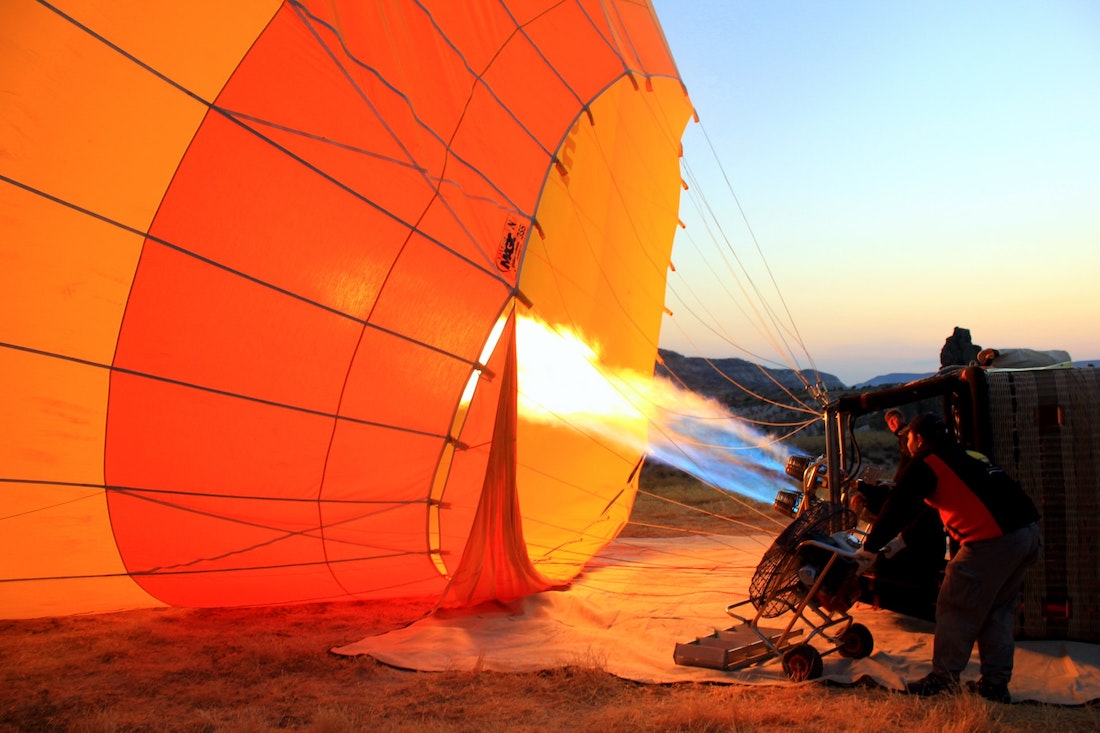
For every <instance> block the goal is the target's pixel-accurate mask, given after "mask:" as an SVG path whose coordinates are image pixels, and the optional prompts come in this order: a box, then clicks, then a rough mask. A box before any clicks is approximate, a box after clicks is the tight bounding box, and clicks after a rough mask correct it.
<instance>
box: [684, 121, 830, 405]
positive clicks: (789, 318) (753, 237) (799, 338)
mask: <svg viewBox="0 0 1100 733" xmlns="http://www.w3.org/2000/svg"><path fill="white" fill-rule="evenodd" d="M699 129H700V130H701V131H702V133H703V139H705V140H706V141H707V145H708V147H709V148H710V151H711V155H712V156H713V158H714V160H715V162H716V163H717V164H718V170H719V172H720V173H721V174H722V179H723V180H724V181H725V182H726V188H727V189H728V190H729V193H730V196H731V197H732V198H733V200H734V203H736V204H737V210H738V211H739V212H740V213H741V219H742V220H743V221H744V223H745V229H746V230H747V231H748V233H749V238H750V239H751V240H752V242H753V244H754V245H755V246H756V251H757V253H758V254H759V255H760V260H761V262H763V263H764V269H765V271H766V272H767V273H768V276H769V277H770V278H771V282H772V287H773V288H774V289H775V293H776V295H777V296H778V297H779V302H780V303H781V304H782V305H783V309H784V312H786V314H787V322H788V323H789V324H790V326H791V328H793V329H794V334H793V335H794V336H795V337H796V339H797V342H798V344H799V346H801V347H802V352H803V353H804V354H805V355H806V358H807V359H809V361H810V367H811V368H812V369H813V370H814V372H815V373H817V374H818V385H819V386H821V378H820V373H819V372H818V371H817V365H816V364H814V360H813V355H812V354H810V352H809V349H807V348H806V343H805V341H804V340H803V339H802V335H801V334H800V333H799V331H798V324H797V323H795V320H794V317H793V316H792V315H791V311H790V308H789V307H788V306H787V301H786V299H785V298H784V297H783V293H782V291H781V290H780V289H779V283H778V282H776V280H775V273H773V272H772V269H771V266H770V265H769V264H768V260H767V258H766V257H765V256H764V252H763V250H762V249H761V247H760V242H759V240H757V238H756V233H755V232H754V231H753V230H752V226H751V225H750V224H749V219H748V216H747V215H746V214H745V210H744V208H743V207H742V206H741V201H740V199H738V198H737V193H736V192H735V191H734V190H733V185H732V184H731V183H730V180H729V176H728V175H726V169H725V168H724V167H723V166H722V161H721V159H720V158H719V157H718V154H717V152H716V151H715V149H714V145H713V144H712V143H711V141H710V136H709V135H708V134H707V130H706V127H705V126H704V125H703V124H702V123H700V124H699Z"/></svg>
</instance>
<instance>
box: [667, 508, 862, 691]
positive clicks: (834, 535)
mask: <svg viewBox="0 0 1100 733" xmlns="http://www.w3.org/2000/svg"><path fill="white" fill-rule="evenodd" d="M807 502H808V503H807V505H806V506H805V507H804V508H803V509H802V511H801V512H800V513H799V515H798V516H797V517H796V518H795V520H794V521H793V522H791V524H790V525H788V526H787V528H786V529H785V530H783V532H782V533H780V534H779V536H778V537H776V539H775V540H774V542H772V544H771V546H770V547H769V548H768V550H767V551H766V552H765V553H764V556H763V558H761V560H760V563H759V565H757V567H756V572H755V573H754V574H753V577H752V580H751V582H750V583H749V597H748V599H747V600H744V601H741V602H739V603H735V604H732V605H730V606H727V607H726V613H727V614H729V615H730V616H731V617H733V618H734V619H737V621H738V622H739V623H738V624H737V625H735V626H733V627H730V628H729V629H725V630H718V631H715V632H714V633H712V634H710V635H708V636H702V637H698V638H696V639H695V640H694V641H690V642H685V643H679V644H677V645H676V651H675V654H674V659H675V661H676V663H677V664H681V665H688V666H695V667H709V668H711V669H721V670H734V669H742V668H745V667H749V666H752V665H754V664H761V663H764V662H767V661H769V660H771V659H780V660H781V662H782V665H783V671H784V672H785V673H786V674H787V677H788V678H790V679H791V680H793V681H802V680H807V679H813V678H815V677H819V676H821V673H822V671H823V663H822V657H823V656H824V655H826V654H830V653H832V652H834V651H835V652H837V653H839V654H840V656H842V657H848V658H852V659H861V658H863V657H866V656H867V655H869V654H870V653H871V650H872V649H873V647H874V640H873V638H872V636H871V632H870V631H869V630H868V629H867V627H866V626H863V625H862V624H858V623H853V621H852V617H851V616H850V615H849V614H848V609H849V608H851V607H852V604H853V603H855V601H856V600H858V599H859V595H860V589H859V578H858V574H859V564H858V563H857V562H856V560H855V552H856V550H858V549H859V548H860V547H861V542H860V539H859V537H858V536H857V532H856V530H855V526H856V515H855V513H854V512H852V511H851V510H850V509H848V508H847V507H845V506H843V505H841V504H836V503H832V502H826V501H817V500H813V499H812V497H807ZM750 605H751V606H752V608H754V609H755V613H754V614H752V615H748V614H745V611H743V610H742V609H743V608H744V607H746V606H750ZM742 614H745V615H742ZM785 615H786V616H788V617H789V621H788V622H787V623H786V625H785V626H777V627H775V628H765V627H763V626H761V625H760V621H761V619H773V618H778V617H780V616H785ZM812 642H817V644H816V645H815V644H814V643H812ZM820 647H826V648H825V649H824V651H822V650H821V649H820Z"/></svg>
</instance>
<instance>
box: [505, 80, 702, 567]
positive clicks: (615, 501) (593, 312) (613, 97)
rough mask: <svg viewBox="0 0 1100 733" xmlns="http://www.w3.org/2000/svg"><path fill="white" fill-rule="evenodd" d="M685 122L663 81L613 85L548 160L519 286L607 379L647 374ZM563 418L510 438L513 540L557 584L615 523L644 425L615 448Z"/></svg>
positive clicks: (624, 504)
mask: <svg viewBox="0 0 1100 733" xmlns="http://www.w3.org/2000/svg"><path fill="white" fill-rule="evenodd" d="M690 111H691V110H690V104H689V102H688V99H687V97H686V95H685V94H684V93H683V91H682V88H681V87H680V85H679V84H678V83H677V82H675V81H674V80H661V79H657V80H654V89H653V91H647V90H636V89H635V88H634V87H633V86H632V85H631V84H630V83H629V82H628V81H627V80H623V81H620V82H619V83H618V84H617V85H616V86H615V88H613V89H612V90H610V91H609V92H607V93H605V94H604V95H602V96H601V97H600V98H599V100H598V101H597V102H596V103H595V104H594V105H593V106H592V117H593V120H594V124H590V123H589V121H588V120H587V119H586V118H585V117H583V116H582V117H581V118H580V120H579V122H578V123H577V125H576V126H575V127H574V128H573V131H572V132H571V134H570V135H569V137H568V139H567V140H566V141H565V144H564V145H563V146H562V149H561V150H559V158H560V159H561V160H562V161H563V162H564V163H565V165H566V166H567V173H568V175H566V176H560V175H557V174H551V176H550V179H549V181H548V184H547V188H546V191H545V192H544V194H543V197H542V199H541V204H540V207H539V210H538V213H537V215H536V219H537V220H538V221H539V223H540V225H541V226H542V229H543V231H544V233H545V239H542V238H540V237H537V236H535V237H532V241H531V243H530V244H529V246H528V251H527V254H526V260H525V261H524V264H523V274H522V278H521V280H520V289H521V290H522V291H523V293H524V294H525V295H526V296H527V297H528V298H529V299H530V300H531V301H532V302H533V303H534V308H533V313H534V314H535V315H537V317H539V318H540V319H542V320H544V321H546V322H547V323H549V324H555V325H557V326H560V327H562V328H565V329H569V330H572V331H574V332H575V333H576V334H577V335H579V336H581V337H583V340H584V341H585V342H586V343H587V344H589V345H590V346H592V347H593V348H595V349H597V350H598V352H599V355H600V363H601V364H602V365H603V366H604V368H606V369H611V370H616V371H617V370H631V371H633V372H636V373H638V374H641V375H652V372H653V364H654V361H655V357H656V353H657V340H658V334H659V330H660V316H661V309H662V307H663V304H664V290H665V276H666V267H667V264H668V260H669V254H670V251H671V243H672V238H673V233H674V230H675V227H676V222H677V219H678V202H679V194H680V185H679V184H680V178H679V172H678V171H679V169H678V151H679V139H680V134H681V132H682V125H683V124H684V123H686V121H687V119H688V116H689V115H690ZM640 121H645V123H644V124H639V123H640ZM519 357H520V360H521V361H522V360H523V358H524V351H523V341H522V339H521V340H520V343H519ZM572 388H573V385H570V384H568V383H563V384H561V389H563V390H570V389H572ZM519 389H520V391H521V392H522V391H523V389H524V385H523V383H522V381H521V383H520V385H519ZM561 417H562V419H561V420H560V421H558V422H557V423H556V424H551V425H547V424H542V423H539V422H533V421H531V420H524V421H522V422H521V425H520V433H519V466H520V475H519V486H520V497H521V507H522V511H523V515H524V537H525V539H526V540H527V542H528V546H529V551H530V554H531V557H532V559H533V561H534V562H535V564H536V566H537V567H538V568H539V570H540V571H541V572H543V573H544V574H546V575H548V576H550V577H554V578H562V577H566V578H567V577H572V575H574V574H575V573H576V572H577V571H578V570H579V569H580V567H581V566H582V565H583V564H584V562H585V561H586V560H587V559H588V558H589V557H591V555H592V553H593V552H595V551H597V550H599V549H600V548H601V547H602V546H603V545H605V544H606V543H607V542H609V541H610V540H611V539H613V538H614V537H615V535H616V534H617V533H618V531H619V530H620V529H621V528H622V526H623V525H624V524H625V523H626V521H627V519H628V517H629V513H630V508H631V506H632V505H633V500H634V495H635V491H636V486H637V476H636V475H632V474H635V473H636V472H635V471H634V469H635V467H636V466H637V464H638V461H639V459H640V458H641V455H642V452H643V446H644V445H645V424H644V422H636V423H634V424H633V425H630V424H623V425H621V426H618V430H620V431H622V432H632V433H634V437H633V440H631V439H628V438H626V436H621V437H620V439H619V440H618V441H615V442H612V441H608V440H606V439H605V438H604V437H603V436H600V435H593V434H591V433H590V432H586V431H585V430H583V429H577V428H575V427H573V426H571V425H570V421H569V419H568V416H561ZM564 538H568V541H564V542H563V539H564Z"/></svg>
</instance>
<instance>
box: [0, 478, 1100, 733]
mask: <svg viewBox="0 0 1100 733" xmlns="http://www.w3.org/2000/svg"><path fill="white" fill-rule="evenodd" d="M647 483H648V484H650V486H649V488H650V489H651V490H652V491H653V493H654V494H660V493H662V492H664V493H673V494H676V495H677V496H680V497H683V496H686V497H687V499H688V503H691V502H692V501H693V497H694V499H703V498H704V497H709V495H710V492H709V491H708V490H704V489H700V488H699V487H694V488H692V487H690V486H688V487H685V486H683V485H681V484H682V482H677V481H676V480H674V479H673V478H671V477H670V478H669V480H668V484H669V485H666V486H661V485H658V484H659V482H654V481H652V480H647ZM693 492H695V493H693ZM699 492H701V493H699ZM707 500H708V501H709V499H707ZM657 503H658V504H659V503H660V502H657ZM639 504H640V506H639V508H638V509H637V510H636V517H637V518H638V519H640V520H642V525H643V526H647V527H651V526H653V525H657V524H659V523H660V522H663V521H664V520H665V519H667V517H661V518H659V520H660V521H657V518H654V517H652V516H647V515H646V508H645V506H643V505H642V504H641V502H640V503H639ZM715 508H717V507H715ZM662 511H663V509H662ZM683 511H687V510H683ZM676 512H677V514H681V513H682V511H681V510H680V509H677V510H676ZM749 514H752V512H749ZM699 516H700V517H702V518H703V519H702V521H703V522H705V523H710V522H712V521H715V520H714V518H713V517H711V516H710V515H705V514H704V515H699ZM679 521H682V522H685V523H687V524H690V523H691V521H692V520H691V518H689V517H688V516H679ZM724 526H726V528H727V530H728V527H729V525H728V524H726V525H724ZM428 610H429V609H428V607H427V606H426V605H424V604H422V603H413V602H409V603H399V604H392V603H390V604H382V603H366V602H364V603H346V604H330V605H311V606H292V607H275V608H255V609H225V610H195V609H176V608H172V609H154V610H144V611H132V612H126V613H117V614H104V615H98V616H83V617H69V618H55V619H38V620H32V621H6V622H0V731H57V730H70V731H88V732H92V731H96V732H99V731H103V732H107V731H222V730H228V731H273V730H296V731H316V732H317V733H350V732H351V731H380V732H381V731H418V732H420V731H426V732H432V731H441V732H442V731H447V732H454V731H516V732H522V731H538V732H539V733H552V732H554V731H601V732H602V733H616V732H618V731H624V732H626V731H629V732H630V733H639V732H645V731H662V732H664V731H682V732H684V733H711V732H714V733H717V732H718V731H737V732H740V733H743V732H748V731H777V730H791V729H794V730H806V731H821V732H823V733H829V732H831V731H835V732H837V733H840V732H843V733H862V732H864V731H865V732H866V733H884V732H885V731H917V732H918V733H970V732H976V731H1004V732H1006V733H1008V732H1012V731H1021V732H1023V731H1034V730H1041V729H1045V730H1049V731H1100V725H1098V723H1097V718H1098V716H1097V710H1096V709H1095V708H1060V707H1051V706H1042V705H1011V706H1004V705H994V704H990V703H986V702H984V701H982V700H981V699H979V698H976V697H974V696H969V695H967V696H962V697H958V698H953V699H945V700H923V699H917V698H910V697H908V696H905V695H898V694H895V693H890V692H887V691H883V690H879V689H873V688H860V687H856V688H841V687H835V686H825V685H823V684H818V683H807V684H802V685H793V684H792V685H783V686H777V687H763V686H751V687H750V686H740V685H705V684H676V685H640V684H636V683H632V682H628V681H625V680H621V679H619V678H616V677H613V676H611V675H609V674H607V673H606V672H603V671H602V670H601V669H600V668H599V664H598V662H594V663H592V664H590V665H584V666H578V667H570V668H565V669H555V670H549V671H546V672H540V673H529V674H500V673H492V672H484V671H482V672H447V673H419V672H410V671H405V670H398V669H393V668H390V667H386V666H384V665H381V664H379V663H377V662H375V661H374V660H372V659H371V658H369V657H350V658H349V657H340V656H336V655H333V654H331V653H330V652H329V649H331V648H332V647H334V646H340V645H343V644H347V643H350V642H353V641H357V640H359V639H361V638H363V637H364V636H367V635H368V634H372V633H379V632H382V631H385V630H389V629H393V628H398V627H400V626H403V625H405V624H407V623H409V622H411V621H413V620H415V619H417V618H419V617H421V616H422V615H423V614H425V613H426V612H427V611H428Z"/></svg>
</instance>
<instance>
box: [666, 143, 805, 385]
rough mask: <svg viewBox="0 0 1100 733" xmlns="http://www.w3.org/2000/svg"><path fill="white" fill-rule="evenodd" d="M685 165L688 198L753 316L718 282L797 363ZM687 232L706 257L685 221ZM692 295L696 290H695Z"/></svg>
mask: <svg viewBox="0 0 1100 733" xmlns="http://www.w3.org/2000/svg"><path fill="white" fill-rule="evenodd" d="M683 168H684V173H685V176H686V177H687V179H688V180H689V181H690V182H691V185H690V186H689V187H688V198H689V199H690V200H691V202H692V204H693V205H694V207H695V211H696V214H697V215H698V216H699V217H700V221H701V223H702V226H703V233H704V234H706V235H707V236H708V238H709V240H710V242H711V244H712V245H713V247H714V250H715V252H716V253H717V255H718V258H719V260H720V262H721V264H722V265H723V267H724V268H725V270H726V272H727V273H728V275H729V276H730V277H731V278H732V279H733V281H734V283H735V284H736V285H737V288H738V290H740V291H741V295H742V296H743V297H744V303H747V304H748V305H749V307H751V309H752V312H753V314H752V315H751V316H750V315H749V313H748V312H747V311H746V310H745V306H744V305H743V304H742V301H740V300H738V299H737V298H735V297H733V294H732V293H730V291H729V289H728V287H727V286H726V280H725V279H723V278H717V282H718V284H719V285H720V286H721V288H722V290H723V291H724V292H725V293H726V295H728V296H729V297H730V300H731V301H732V302H733V303H734V304H735V305H736V307H737V309H738V310H739V311H740V312H741V313H742V315H744V316H745V320H746V321H748V322H749V323H751V324H752V325H753V327H754V328H755V329H756V331H757V333H759V334H760V335H761V336H763V337H764V338H765V339H766V340H767V341H768V342H769V345H770V346H771V347H772V349H773V350H774V351H775V352H776V353H777V354H780V355H782V356H783V358H784V362H785V363H787V364H788V365H789V366H791V367H795V366H796V365H795V364H794V363H792V362H793V359H792V358H790V356H789V352H790V349H789V347H788V346H787V344H786V341H785V340H784V339H782V337H781V336H780V337H779V338H777V337H776V335H775V333H774V330H773V327H774V328H778V324H777V322H776V317H775V314H774V312H773V310H772V308H771V306H770V305H769V304H768V303H767V301H766V300H765V299H764V297H763V295H762V294H761V292H760V289H759V288H758V287H757V286H756V283H755V282H754V280H753V277H752V275H751V274H750V273H749V270H748V267H746V266H745V263H744V261H743V260H742V259H741V257H740V256H739V255H738V254H737V250H736V249H734V247H733V246H732V244H731V243H730V241H729V236H728V235H727V234H726V232H725V230H724V229H723V227H722V224H721V222H720V221H719V219H718V217H717V215H715V213H714V210H713V208H712V207H711V206H710V203H709V202H708V200H707V198H706V193H705V192H704V191H703V190H702V188H701V186H700V184H699V182H698V179H696V178H695V174H694V173H693V172H692V169H691V166H690V165H689V164H688V162H687V161H684V162H683ZM712 227H713V229H712ZM714 229H717V234H716V233H715V231H714ZM684 234H685V235H686V236H687V238H688V241H689V242H690V243H691V245H692V247H693V248H694V249H695V251H696V252H697V253H698V254H699V256H700V257H701V258H703V259H704V260H706V259H707V256H706V254H705V253H704V252H703V250H702V249H701V248H700V246H699V245H698V243H696V241H695V238H694V237H693V236H692V231H691V229H690V228H689V227H688V226H686V225H685V227H684ZM722 243H724V244H725V248H724V249H723V248H722V247H721V244H722ZM730 258H732V259H733V262H734V263H736V265H737V266H736V267H733V266H732V265H731V264H730ZM738 271H740V272H741V273H742V275H743V276H744V279H745V280H746V281H747V282H748V285H749V288H750V289H751V290H752V294H751V295H750V293H749V290H748V289H746V286H745V284H744V282H742V278H741V277H739V276H738V274H737V272H738ZM711 273H712V274H717V269H716V268H711ZM693 295H695V294H694V293H693ZM695 298H696V300H697V301H699V302H700V304H702V305H703V307H704V310H706V311H707V315H709V316H710V317H711V318H714V316H713V314H712V313H710V311H709V309H707V308H706V306H705V303H703V300H702V299H701V298H699V297H698V295H695ZM757 303H759V305H760V306H761V307H762V308H763V310H764V312H766V313H767V315H768V317H767V318H765V317H764V314H762V313H761V310H760V308H758V307H757ZM714 320H715V321H716V322H717V321H718V319H717V318H714ZM769 322H770V323H771V327H769V325H768V324H769ZM727 340H730V341H732V339H728V337H727ZM757 358H759V357H757Z"/></svg>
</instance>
